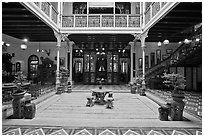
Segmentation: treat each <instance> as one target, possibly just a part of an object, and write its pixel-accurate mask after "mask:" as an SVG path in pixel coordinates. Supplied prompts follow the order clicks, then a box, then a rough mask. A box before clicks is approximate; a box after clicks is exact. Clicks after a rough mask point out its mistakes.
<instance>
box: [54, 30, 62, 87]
mask: <svg viewBox="0 0 204 137" xmlns="http://www.w3.org/2000/svg"><path fill="white" fill-rule="evenodd" d="M54 34H55V37H56V38H57V45H56V46H57V70H56V89H57V87H58V86H59V85H60V59H59V58H60V47H61V34H60V33H57V32H55V31H54Z"/></svg>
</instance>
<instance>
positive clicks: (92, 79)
mask: <svg viewBox="0 0 204 137" xmlns="http://www.w3.org/2000/svg"><path fill="white" fill-rule="evenodd" d="M90 82H91V83H95V73H91V74H90Z"/></svg>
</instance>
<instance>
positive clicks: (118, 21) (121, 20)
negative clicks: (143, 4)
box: [115, 16, 127, 27]
mask: <svg viewBox="0 0 204 137" xmlns="http://www.w3.org/2000/svg"><path fill="white" fill-rule="evenodd" d="M115 27H127V16H115Z"/></svg>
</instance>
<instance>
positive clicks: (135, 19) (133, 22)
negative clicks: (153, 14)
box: [128, 16, 140, 27]
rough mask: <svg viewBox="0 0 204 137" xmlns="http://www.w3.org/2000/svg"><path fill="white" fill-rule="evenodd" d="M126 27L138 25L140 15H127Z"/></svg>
mask: <svg viewBox="0 0 204 137" xmlns="http://www.w3.org/2000/svg"><path fill="white" fill-rule="evenodd" d="M128 27H140V16H129V24H128Z"/></svg>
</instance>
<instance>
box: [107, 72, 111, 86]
mask: <svg viewBox="0 0 204 137" xmlns="http://www.w3.org/2000/svg"><path fill="white" fill-rule="evenodd" d="M107 82H108V83H109V84H110V83H112V73H108V74H107Z"/></svg>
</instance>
